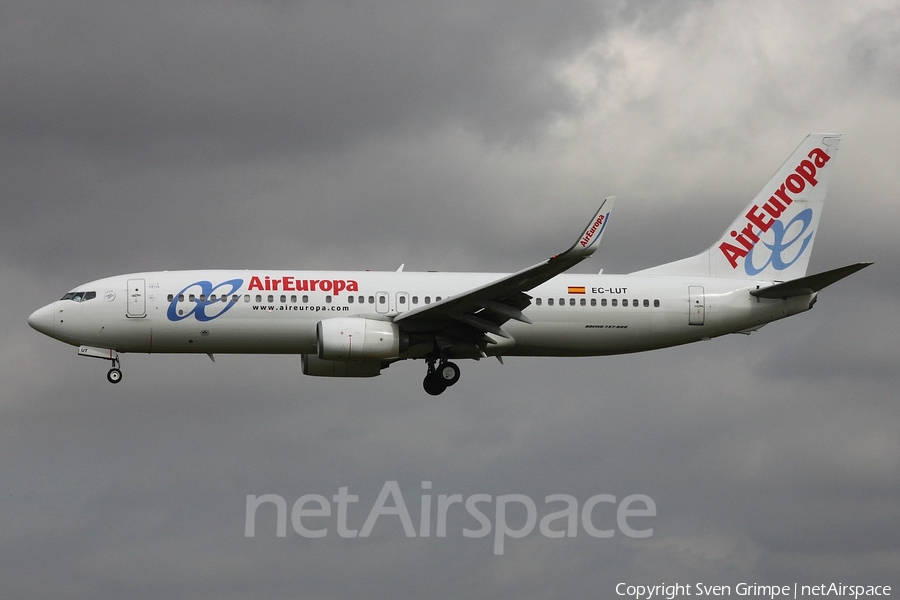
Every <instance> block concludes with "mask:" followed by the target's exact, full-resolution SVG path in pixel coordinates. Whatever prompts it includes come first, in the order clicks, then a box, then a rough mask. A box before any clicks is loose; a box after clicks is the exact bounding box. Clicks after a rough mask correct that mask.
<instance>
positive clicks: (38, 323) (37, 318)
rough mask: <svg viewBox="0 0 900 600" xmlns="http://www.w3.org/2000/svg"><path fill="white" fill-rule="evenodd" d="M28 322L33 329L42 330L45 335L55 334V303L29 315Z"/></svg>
mask: <svg viewBox="0 0 900 600" xmlns="http://www.w3.org/2000/svg"><path fill="white" fill-rule="evenodd" d="M28 324H29V325H31V327H32V329H35V330H37V331H40V332H41V333H43V334H44V335H50V336H52V335H53V305H52V304H48V305H47V306H45V307H43V308H39V309H37V310H36V311H34V312H33V313H31V316H30V317H28Z"/></svg>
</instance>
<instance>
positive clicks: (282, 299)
mask: <svg viewBox="0 0 900 600" xmlns="http://www.w3.org/2000/svg"><path fill="white" fill-rule="evenodd" d="M279 300H281V303H282V304H286V303H287V296H285V295H282V296H281V298H279Z"/></svg>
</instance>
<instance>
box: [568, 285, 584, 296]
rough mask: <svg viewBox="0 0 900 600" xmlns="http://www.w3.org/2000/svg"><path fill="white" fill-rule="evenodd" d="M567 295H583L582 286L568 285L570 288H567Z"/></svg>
mask: <svg viewBox="0 0 900 600" xmlns="http://www.w3.org/2000/svg"><path fill="white" fill-rule="evenodd" d="M569 293H570V294H583V293H584V286H583V285H582V286H578V285H570V286H569Z"/></svg>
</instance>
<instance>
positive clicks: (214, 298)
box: [200, 294, 216, 302]
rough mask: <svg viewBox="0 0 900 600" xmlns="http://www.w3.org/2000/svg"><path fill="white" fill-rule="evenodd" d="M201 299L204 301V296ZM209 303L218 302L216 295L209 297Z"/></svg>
mask: <svg viewBox="0 0 900 600" xmlns="http://www.w3.org/2000/svg"><path fill="white" fill-rule="evenodd" d="M200 299H201V300H202V299H203V296H200ZM209 301H210V302H215V301H216V295H215V294H213V295H212V296H210V297H209Z"/></svg>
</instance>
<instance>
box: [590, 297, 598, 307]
mask: <svg viewBox="0 0 900 600" xmlns="http://www.w3.org/2000/svg"><path fill="white" fill-rule="evenodd" d="M591 306H597V299H596V298H591Z"/></svg>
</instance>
